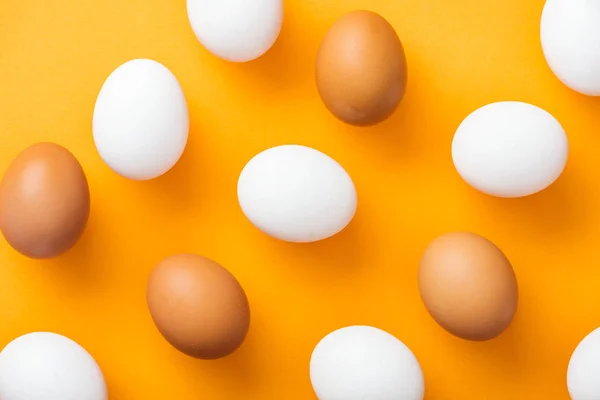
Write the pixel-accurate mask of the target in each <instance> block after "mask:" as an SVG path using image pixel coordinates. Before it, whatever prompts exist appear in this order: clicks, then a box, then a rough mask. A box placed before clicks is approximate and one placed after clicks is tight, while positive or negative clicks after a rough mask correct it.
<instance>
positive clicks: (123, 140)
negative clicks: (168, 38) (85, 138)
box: [93, 59, 189, 180]
mask: <svg viewBox="0 0 600 400" xmlns="http://www.w3.org/2000/svg"><path fill="white" fill-rule="evenodd" d="M93 132H94V142H95V144H96V148H97V149H98V152H99V153H100V156H101V157H102V159H103V160H104V162H106V164H108V166H109V167H110V168H111V169H112V170H114V171H115V172H116V173H118V174H119V175H122V176H124V177H126V178H130V179H135V180H147V179H152V178H156V177H158V176H160V175H162V174H164V173H165V172H167V171H168V170H170V169H171V168H172V167H173V166H174V165H175V164H176V163H177V161H178V160H179V158H180V157H181V155H182V153H183V150H184V149H185V145H186V143H187V139H188V132H189V115H188V108H187V103H186V101H185V97H184V94H183V91H182V89H181V86H180V85H179V82H177V78H175V76H174V75H173V74H172V73H171V71H169V70H168V69H167V68H166V67H165V66H163V65H162V64H160V63H158V62H156V61H152V60H147V59H137V60H132V61H128V62H126V63H125V64H123V65H121V66H120V67H118V68H117V69H116V70H115V71H114V72H113V73H112V74H110V76H109V77H108V79H107V80H106V82H104V85H103V86H102V89H101V90H100V94H99V95H98V99H97V100H96V106H95V108H94V119H93Z"/></svg>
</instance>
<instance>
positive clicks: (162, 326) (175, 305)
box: [146, 254, 250, 360]
mask: <svg viewBox="0 0 600 400" xmlns="http://www.w3.org/2000/svg"><path fill="white" fill-rule="evenodd" d="M146 298H147V301H148V308H149V309H150V314H151V315H152V319H153V320H154V323H155V324H156V327H157V328H158V330H159V331H160V333H161V334H162V335H163V336H164V338H165V339H166V340H167V341H168V342H169V343H171V345H173V346H174V347H175V348H176V349H178V350H179V351H181V352H183V353H185V354H187V355H189V356H192V357H195V358H201V359H207V360H210V359H216V358H221V357H225V356H227V355H229V354H230V353H232V352H233V351H235V350H236V349H237V348H238V347H239V346H240V345H241V344H242V342H243V341H244V339H245V337H246V334H247V332H248V328H249V325H250V307H249V305H248V299H247V298H246V294H245V293H244V290H243V289H242V287H241V286H240V284H239V283H238V281H237V280H236V279H235V277H234V276H233V275H231V274H230V273H229V272H228V271H227V270H226V269H225V268H223V267H221V266H220V265H219V264H217V263H216V262H214V261H211V260H209V259H207V258H204V257H201V256H198V255H194V254H177V255H174V256H170V257H168V258H166V259H164V260H163V261H161V262H160V263H159V264H158V265H157V266H156V267H155V268H154V270H153V271H152V274H151V275H150V279H149V281H148V287H147V292H146Z"/></svg>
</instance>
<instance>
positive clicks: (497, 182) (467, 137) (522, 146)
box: [452, 101, 569, 197]
mask: <svg viewBox="0 0 600 400" xmlns="http://www.w3.org/2000/svg"><path fill="white" fill-rule="evenodd" d="M568 147H569V146H568V141H567V135H566V134H565V131H564V130H563V128H562V126H561V125H560V123H559V122H558V121H557V120H556V119H555V118H554V117H553V116H552V115H550V114H549V113H548V112H546V111H544V110H542V109H541V108H539V107H536V106H533V105H531V104H527V103H521V102H515V101H505V102H499V103H492V104H488V105H486V106H483V107H481V108H479V109H478V110H476V111H474V112H473V113H471V114H470V115H469V116H468V117H467V118H465V120H464V121H463V122H462V123H461V124H460V126H459V127H458V129H457V131H456V134H455V135H454V140H453V141H452V159H453V161H454V166H455V167H456V170H457V171H458V173H459V174H460V175H461V176H462V178H463V179H464V180H465V181H466V182H467V183H468V184H469V185H471V186H472V187H474V188H476V189H478V190H480V191H481V192H483V193H487V194H489V195H492V196H497V197H523V196H528V195H531V194H534V193H536V192H539V191H541V190H543V189H545V188H546V187H548V186H549V185H551V184H552V183H553V182H554V181H555V180H556V179H557V178H558V177H559V176H560V175H561V173H562V171H563V170H564V168H565V165H566V163H567V156H568V150H569V149H568Z"/></svg>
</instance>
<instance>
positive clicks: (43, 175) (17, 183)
mask: <svg viewBox="0 0 600 400" xmlns="http://www.w3.org/2000/svg"><path fill="white" fill-rule="evenodd" d="M89 213H90V191H89V187H88V183H87V180H86V177H85V174H84V172H83V169H82V168H81V165H80V164H79V162H78V161H77V159H76V158H75V157H74V156H73V154H71V153H70V152H69V151H68V150H67V149H65V148H64V147H62V146H59V145H57V144H54V143H38V144H35V145H33V146H31V147H29V148H27V149H25V150H24V151H22V152H21V153H20V154H19V155H17V157H16V158H15V159H14V160H13V162H12V163H11V164H10V165H9V167H8V169H7V171H6V173H5V174H4V177H3V179H2V183H1V184H0V230H1V231H2V234H3V235H4V238H5V239H6V241H7V242H8V243H9V244H10V245H11V246H12V247H13V248H14V249H15V250H17V251H18V252H20V253H22V254H23V255H25V256H28V257H31V258H52V257H55V256H58V255H59V254H61V253H63V252H65V251H67V250H68V249H70V248H71V247H72V246H73V245H74V244H75V243H76V242H77V240H78V239H79V238H80V236H81V235H82V233H83V231H84V229H85V225H86V223H87V220H88V217H89Z"/></svg>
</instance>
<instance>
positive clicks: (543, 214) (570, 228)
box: [473, 169, 594, 239]
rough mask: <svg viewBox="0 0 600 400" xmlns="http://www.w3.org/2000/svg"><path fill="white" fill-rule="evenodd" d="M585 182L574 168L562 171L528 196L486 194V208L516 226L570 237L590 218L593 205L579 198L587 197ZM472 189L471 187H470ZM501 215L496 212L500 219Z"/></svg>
mask: <svg viewBox="0 0 600 400" xmlns="http://www.w3.org/2000/svg"><path fill="white" fill-rule="evenodd" d="M585 188H586V185H585V183H582V182H581V178H580V177H579V176H578V175H577V171H575V170H572V169H567V170H565V173H564V174H563V175H562V176H561V177H559V179H558V180H557V181H556V182H554V183H553V184H552V185H550V186H549V187H548V188H546V189H544V190H542V191H540V192H538V193H536V194H533V195H531V196H527V197H521V198H498V197H492V196H487V201H486V208H487V210H488V212H489V213H490V214H492V213H495V214H504V215H505V216H506V218H507V220H509V221H516V225H517V226H515V229H517V228H518V226H527V227H533V229H535V230H536V231H539V232H540V234H543V235H551V236H552V237H555V238H556V237H569V238H570V239H572V236H571V235H572V234H581V233H582V232H583V231H585V229H581V228H587V227H588V226H589V224H590V223H591V222H592V221H591V219H590V218H589V216H590V215H593V214H594V213H593V212H592V213H590V211H592V210H593V209H592V208H590V207H591V205H589V204H586V203H585V201H582V199H585V198H587V197H588V196H586V194H585V193H584V192H585ZM473 190H474V189H473ZM503 218H504V217H502V216H500V215H499V219H503Z"/></svg>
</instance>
